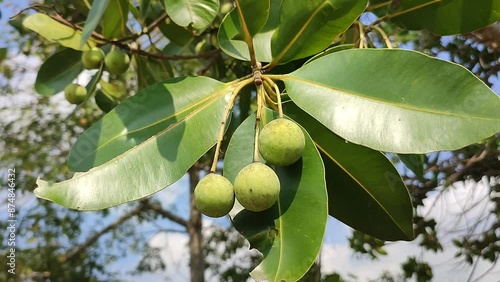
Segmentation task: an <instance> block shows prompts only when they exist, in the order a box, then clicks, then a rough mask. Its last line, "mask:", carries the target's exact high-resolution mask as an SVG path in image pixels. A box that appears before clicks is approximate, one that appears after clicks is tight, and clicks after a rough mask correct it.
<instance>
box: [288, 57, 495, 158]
mask: <svg viewBox="0 0 500 282" xmlns="http://www.w3.org/2000/svg"><path fill="white" fill-rule="evenodd" d="M280 78H283V80H284V82H285V85H286V89H287V93H288V95H289V96H290V98H291V99H292V100H293V101H294V102H295V103H296V104H297V105H298V106H299V107H300V108H302V109H303V110H304V111H306V112H307V113H308V114H310V115H311V116H313V117H314V118H315V119H317V120H318V121H319V122H321V123H322V124H323V125H325V126H326V127H327V128H329V129H330V130H331V131H333V132H335V133H336V134H338V135H340V136H341V137H343V138H345V139H346V140H348V141H349V142H353V143H356V144H361V145H364V146H367V147H370V148H373V149H375V150H380V151H386V152H396V153H417V154H420V153H427V152H432V151H441V150H455V149H459V148H462V147H464V146H467V145H469V144H471V143H475V142H478V141H480V140H482V139H485V138H488V137H489V136H491V135H493V134H495V133H497V132H499V131H500V111H499V110H498V109H499V108H500V98H499V97H498V96H497V95H495V93H493V91H492V90H491V89H490V88H488V86H486V85H485V84H484V83H483V82H482V81H480V80H479V79H478V78H476V77H475V76H474V75H473V74H472V73H471V72H470V71H468V70H467V69H465V68H464V67H462V66H459V65H456V64H452V63H449V62H447V61H443V60H439V59H436V58H432V57H429V56H426V55H423V54H421V53H418V52H414V51H407V50H397V49H393V50H384V49H364V50H359V49H356V50H354V49H353V50H345V51H340V52H336V53H333V54H330V55H326V56H324V57H322V58H319V59H317V60H315V61H313V62H311V63H309V64H307V65H305V66H303V67H301V68H300V69H298V70H297V71H295V72H293V73H291V74H290V75H288V76H281V77H280Z"/></svg>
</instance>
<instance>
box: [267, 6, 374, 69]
mask: <svg viewBox="0 0 500 282" xmlns="http://www.w3.org/2000/svg"><path fill="white" fill-rule="evenodd" d="M366 4H367V0H363V1H345V0H312V1H296V0H283V1H282V2H281V11H280V24H279V28H278V29H277V30H276V32H275V33H274V35H273V37H272V41H271V50H272V54H273V62H272V64H278V63H286V62H289V61H292V60H295V59H300V58H304V57H307V56H310V55H313V54H316V53H318V52H319V51H321V50H323V49H325V48H326V47H328V45H330V44H331V43H332V41H333V39H334V38H335V37H336V36H338V35H339V34H341V33H342V32H344V31H346V30H347V29H348V28H349V26H351V24H352V23H353V22H354V20H356V18H358V17H359V15H360V14H361V13H362V12H363V11H364V9H365V7H366Z"/></svg>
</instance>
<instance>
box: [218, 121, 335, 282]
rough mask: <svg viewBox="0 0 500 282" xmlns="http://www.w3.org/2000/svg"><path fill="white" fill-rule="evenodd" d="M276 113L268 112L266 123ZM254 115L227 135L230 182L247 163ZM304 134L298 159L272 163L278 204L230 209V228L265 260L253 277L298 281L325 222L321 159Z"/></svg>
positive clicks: (308, 264) (316, 249)
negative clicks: (279, 164) (278, 189)
mask: <svg viewBox="0 0 500 282" xmlns="http://www.w3.org/2000/svg"><path fill="white" fill-rule="evenodd" d="M272 118H276V115H274V117H273V114H272V113H271V112H270V111H268V115H267V118H266V119H267V122H269V121H270V120H271V119H272ZM254 122H255V115H251V116H250V117H249V118H247V119H246V120H245V122H243V123H242V124H241V125H240V127H238V129H237V130H236V132H235V133H234V135H233V137H232V138H231V141H230V144H229V147H228V150H227V153H226V157H225V160H224V175H225V176H226V177H227V178H228V179H230V180H231V181H234V178H235V177H236V174H237V173H238V172H239V170H240V169H241V168H243V167H244V166H246V165H248V164H250V163H251V162H252V153H253V136H254ZM304 133H305V134H306V149H305V151H304V154H303V156H302V159H301V160H299V161H298V162H296V163H295V164H293V165H291V166H288V167H277V168H276V173H277V174H278V176H279V178H280V182H281V192H280V198H279V200H278V203H277V204H275V205H274V206H273V207H271V208H270V209H268V210H266V211H263V212H258V213H256V212H250V211H247V210H241V209H239V210H238V209H235V210H233V212H232V213H231V216H232V218H233V224H234V226H235V228H236V229H237V230H238V231H239V232H240V233H241V234H243V235H244V236H245V237H246V238H247V239H248V240H249V242H250V244H251V247H252V248H257V249H258V250H259V251H260V252H261V253H262V254H263V255H264V259H263V261H262V262H261V264H260V265H259V266H257V268H256V269H254V270H253V272H252V273H251V275H252V277H253V278H254V279H255V280H257V281H263V280H267V281H273V282H274V281H297V280H298V279H299V278H300V277H302V276H303V275H304V274H305V273H306V272H307V270H308V269H309V268H310V267H311V265H312V264H313V263H314V261H315V259H316V257H317V255H318V252H319V250H320V247H321V245H322V241H323V235H324V232H325V227H326V221H327V209H328V207H327V195H326V187H325V180H324V179H325V175H324V169H323V164H322V162H321V158H320V156H319V154H318V151H317V150H316V148H315V146H314V144H313V143H312V141H311V139H310V138H309V137H308V135H307V132H305V131H304Z"/></svg>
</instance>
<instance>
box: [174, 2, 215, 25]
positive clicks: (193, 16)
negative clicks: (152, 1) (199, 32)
mask: <svg viewBox="0 0 500 282" xmlns="http://www.w3.org/2000/svg"><path fill="white" fill-rule="evenodd" d="M164 1H165V10H166V11H167V13H168V15H169V16H170V18H171V19H172V20H173V21H174V22H175V23H176V24H178V25H180V26H192V27H193V28H195V29H205V28H206V27H208V26H209V25H210V24H211V23H212V21H213V20H214V19H215V17H216V16H217V13H218V12H219V5H220V3H219V0H164Z"/></svg>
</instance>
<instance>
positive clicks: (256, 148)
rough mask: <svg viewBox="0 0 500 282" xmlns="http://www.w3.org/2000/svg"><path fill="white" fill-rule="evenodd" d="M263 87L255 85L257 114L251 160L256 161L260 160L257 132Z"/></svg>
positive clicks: (258, 131)
mask: <svg viewBox="0 0 500 282" xmlns="http://www.w3.org/2000/svg"><path fill="white" fill-rule="evenodd" d="M263 91H264V88H263V87H262V85H259V86H258V87H257V114H256V117H255V139H254V140H255V142H254V145H253V148H254V151H253V161H254V162H258V161H259V160H260V155H259V133H260V116H261V115H262V98H263V95H264V93H263Z"/></svg>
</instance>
